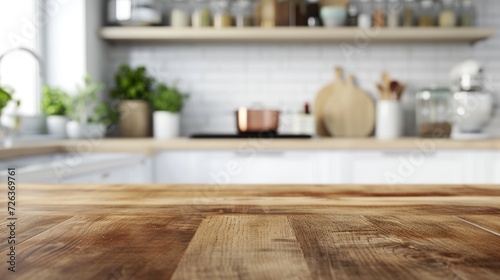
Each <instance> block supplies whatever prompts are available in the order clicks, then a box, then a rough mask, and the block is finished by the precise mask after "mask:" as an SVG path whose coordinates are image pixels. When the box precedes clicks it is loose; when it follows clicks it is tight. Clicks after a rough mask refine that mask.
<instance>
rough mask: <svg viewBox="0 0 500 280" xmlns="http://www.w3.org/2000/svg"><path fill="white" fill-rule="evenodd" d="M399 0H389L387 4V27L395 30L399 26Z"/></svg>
mask: <svg viewBox="0 0 500 280" xmlns="http://www.w3.org/2000/svg"><path fill="white" fill-rule="evenodd" d="M401 11H402V1H401V0H389V1H388V3H387V27H389V28H395V27H399V26H401Z"/></svg>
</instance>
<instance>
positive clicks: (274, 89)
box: [0, 0, 500, 136]
mask: <svg viewBox="0 0 500 280" xmlns="http://www.w3.org/2000/svg"><path fill="white" fill-rule="evenodd" d="M391 5H392V6H391ZM40 7H42V8H40ZM127 7H128V8H127ZM270 7H271V8H270ZM367 7H368V8H367ZM380 7H382V8H380ZM391 7H392V8H391ZM394 7H395V8H394ZM450 7H451V8H450ZM339 9H340V10H342V11H343V12H342V11H340V12H339ZM380 9H381V10H380ZM408 9H410V11H413V16H412V17H411V20H410V23H408V14H407V12H408ZM450 9H451V11H452V20H451V23H450V18H449V13H448V14H443V12H450ZM499 9H500V2H499V1H494V0H480V1H467V0H455V1H446V0H444V1H426V0H424V1H407V0H404V1H391V0H389V1H386V0H384V1H362V0H357V1H354V0H353V1H342V0H338V1H337V0H325V1H319V2H317V1H314V0H308V1H287V0H276V1H275V0H261V1H257V0H256V1H247V0H239V1H234V2H231V1H229V0H216V1H204V0H192V1H175V0H170V1H164V0H141V1H139V0H106V1H83V0H76V1H63V0H44V1H34V0H30V1H2V3H1V4H0V11H1V13H2V17H1V22H2V25H0V28H1V29H2V30H1V34H3V35H4V36H2V37H1V38H0V53H4V52H5V51H7V50H9V49H11V48H12V47H17V46H25V47H27V48H28V49H32V50H34V51H35V52H36V53H38V54H39V56H40V59H41V61H42V68H43V70H42V73H41V74H39V73H38V70H37V65H36V62H35V61H34V59H32V57H31V55H29V54H27V53H26V52H18V53H15V54H12V55H9V56H8V57H6V58H5V59H4V61H2V64H1V66H0V67H1V68H0V73H1V74H0V81H1V83H2V84H8V85H10V86H12V87H13V88H14V89H15V90H16V92H17V98H19V99H21V100H22V102H21V107H20V112H21V113H22V114H24V115H30V114H35V113H39V108H38V107H37V100H38V99H37V98H39V93H37V90H38V85H39V84H41V81H40V77H42V79H43V80H44V81H43V84H47V85H50V86H52V87H60V88H61V89H63V90H67V91H71V90H72V89H73V88H74V87H75V84H78V83H80V82H81V81H82V78H83V77H84V76H85V75H86V74H87V73H88V74H90V76H91V77H92V79H93V80H94V81H97V82H104V83H105V86H106V90H104V91H102V93H101V95H102V98H103V99H105V100H108V101H110V100H111V97H110V95H109V92H110V91H111V90H112V89H113V87H114V83H115V73H116V72H117V70H118V68H119V66H120V65H123V64H128V65H130V66H131V67H139V66H144V67H146V69H147V71H148V72H149V73H150V75H151V76H153V77H154V78H155V79H156V80H157V81H158V82H163V83H166V84H167V85H173V84H177V85H178V88H179V90H180V91H181V92H183V93H188V94H189V99H187V100H186V103H185V106H184V108H183V110H182V112H181V117H180V135H181V136H189V135H192V134H193V133H202V132H205V133H209V132H221V133H235V132H236V126H235V117H234V111H235V110H236V109H237V108H239V107H242V106H250V107H251V106H259V107H266V108H277V109H280V110H281V114H282V116H281V118H282V119H283V120H285V121H283V122H282V124H281V127H280V129H281V130H283V131H285V132H287V131H288V130H290V128H289V127H284V126H286V124H287V123H288V124H289V123H290V122H289V121H286V119H287V118H292V117H293V115H294V114H296V113H298V112H302V111H303V108H304V104H305V103H309V104H310V106H313V104H314V101H315V98H316V95H317V93H318V91H319V90H320V89H321V88H322V87H324V86H325V85H326V84H328V83H330V82H332V80H334V69H335V68H336V67H342V68H343V69H344V71H345V72H346V73H350V74H353V75H355V77H356V81H357V83H358V85H359V87H360V88H361V89H362V90H364V91H365V92H367V93H368V94H370V95H371V96H372V97H373V98H378V96H377V87H376V84H377V83H380V79H381V75H382V73H383V72H384V71H386V72H388V73H389V74H390V75H391V76H392V77H393V78H394V79H397V80H398V81H400V82H402V83H405V84H406V85H407V88H406V90H405V94H404V95H403V97H402V104H403V108H404V112H405V113H404V114H405V125H404V133H403V135H404V136H411V135H415V134H416V132H417V129H416V125H415V115H416V113H415V96H416V94H417V92H419V91H421V90H422V89H425V88H432V87H441V88H442V87H447V88H449V87H451V84H452V83H451V81H450V71H451V69H452V68H453V67H454V66H456V65H457V64H459V63H461V62H463V61H465V60H469V59H475V60H477V61H478V62H479V63H480V65H481V67H483V68H484V73H485V80H486V81H487V87H488V90H489V91H490V92H492V93H493V96H494V98H495V99H496V96H497V95H496V92H498V86H499V85H500V83H499V82H498V79H499V75H500V53H499V52H498V48H499V47H500V37H499V36H498V34H496V35H493V34H494V33H495V32H492V33H491V34H489V35H488V34H486V35H484V34H483V33H484V29H480V28H489V30H492V29H493V30H498V29H499V28H500V19H499V18H498V15H497V11H498V10H499ZM301 11H302V12H301ZM378 12H381V13H382V14H381V15H380V14H377V13H378ZM301 13H302V14H301ZM366 15H368V18H367V17H366ZM380 16H381V19H382V22H377V20H376V18H377V17H380ZM429 16H430V17H431V21H430V22H429V21H427V20H428V18H429ZM446 16H448V18H446ZM311 17H312V18H313V19H311ZM330 17H331V18H330ZM405 17H406V18H405ZM332 18H333V20H332ZM446 20H448V21H446ZM4 23H5V24H4ZM318 24H322V25H330V26H327V27H325V29H328V30H331V31H332V33H331V35H325V34H323V35H321V36H323V37H325V36H331V37H335V36H345V33H342V32H339V33H336V31H335V30H345V28H344V27H345V26H348V25H349V26H350V27H353V28H351V29H350V30H352V31H349V32H351V34H355V35H349V36H347V37H346V39H345V40H344V39H338V40H334V39H332V38H329V39H325V40H320V39H317V38H316V39H311V40H309V39H308V37H307V36H306V35H304V34H307V33H304V32H303V30H302V29H299V28H295V27H293V25H305V26H307V25H313V26H312V27H310V28H314V29H318V28H323V27H316V26H315V25H318ZM131 25H154V26H160V27H151V28H162V27H161V26H165V28H168V30H171V29H178V30H181V31H180V32H181V33H183V32H185V34H187V35H186V36H187V37H189V39H187V40H181V39H180V38H181V37H182V36H177V37H175V36H174V37H175V38H174V39H172V40H168V39H167V38H165V40H161V38H160V37H161V36H162V35H161V34H160V35H158V36H157V38H153V39H151V38H149V39H144V38H143V37H141V36H139V37H135V36H136V35H137V33H142V31H138V32H134V31H131V30H132V29H130V26H131ZM203 25H209V26H208V27H204V26H203ZM214 25H215V26H214ZM288 25H291V26H292V27H290V29H291V30H292V32H294V31H293V30H297V37H296V38H295V39H293V37H294V35H290V34H289V33H288V35H287V36H288V37H291V38H292V39H290V38H288V39H286V40H282V41H280V40H279V39H277V40H267V41H266V40H258V39H255V40H253V39H251V38H250V37H249V38H250V39H247V40H243V41H238V40H231V35H227V38H225V40H218V39H213V40H212V39H211V38H210V36H211V35H210V34H209V35H206V36H205V35H203V33H199V34H201V35H200V36H205V37H200V38H197V37H196V36H197V34H198V33H190V32H191V31H192V30H193V29H196V30H207V29H237V28H241V27H245V28H242V29H241V30H243V29H248V28H246V27H247V26H254V27H253V28H258V29H260V28H267V29H270V28H275V27H276V28H280V29H283V28H285V27H283V26H288ZM408 25H412V26H408ZM428 25H431V26H428ZM379 26H380V27H382V30H383V31H386V30H404V29H405V28H407V29H408V30H410V31H412V32H413V30H415V29H418V28H421V29H427V30H429V32H431V31H432V32H434V31H435V30H436V29H440V28H442V29H443V30H446V28H450V27H454V28H452V29H453V30H454V31H456V29H459V28H463V30H467V32H464V33H463V38H460V36H462V35H460V34H458V35H456V36H455V37H456V38H455V39H450V40H441V39H442V38H438V37H439V36H440V35H439V34H442V35H444V36H446V32H445V33H438V35H433V36H429V37H428V38H424V39H422V40H418V39H417V40H415V38H413V39H412V38H411V37H412V35H411V34H410V35H408V36H409V37H410V39H401V40H391V39H388V40H385V41H384V40H383V39H381V40H377V36H379V35H377V34H376V33H370V32H371V31H370V32H363V31H362V30H363V29H362V28H366V27H379ZM357 27H361V29H358V28H357ZM120 28H123V29H122V31H121V32H120V30H118V29H120ZM294 28H295V29H294ZM302 28H305V27H302ZM143 30H144V32H143V33H148V32H150V29H147V28H146V29H143ZM311 30H312V29H311ZM476 31H477V36H474V34H475V32H476ZM129 32H130V33H129ZM481 32H483V33H481ZM167 33H168V32H167ZM342 34H343V35H342ZM366 34H368V35H366ZM384 34H385V35H387V34H389V33H384ZM384 34H382V35H384ZM397 34H401V33H394V34H393V35H394V36H398V35H397ZM415 34H416V33H415ZM419 34H420V33H419ZM471 34H472V36H471ZM142 35H144V36H146V37H147V36H149V35H147V34H142ZM390 35H391V34H389V35H388V36H390ZM116 36H118V37H119V38H117V37H116ZM151 36H153V37H154V36H155V35H151ZM167 36H170V35H168V34H167ZM207 36H208V38H207ZM255 36H256V37H257V38H258V37H259V36H261V35H259V34H257V35H255ZM278 36H279V34H278ZM415 36H420V35H415ZM243 37H244V36H243ZM424 37H425V36H424ZM141 38H143V39H141ZM325 38H326V37H325ZM457 38H458V39H457ZM323 39H324V38H323ZM262 41H264V42H262ZM434 41H435V42H434ZM37 96H38V97H37ZM312 110H313V111H314V108H312ZM499 115H500V114H496V116H499ZM498 128H500V118H499V117H496V118H495V119H494V120H493V121H492V122H491V123H489V125H488V127H487V128H486V129H485V131H487V133H488V134H489V135H498V134H499V132H498V131H500V130H499V129H498Z"/></svg>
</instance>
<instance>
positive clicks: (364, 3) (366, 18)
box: [358, 0, 373, 28]
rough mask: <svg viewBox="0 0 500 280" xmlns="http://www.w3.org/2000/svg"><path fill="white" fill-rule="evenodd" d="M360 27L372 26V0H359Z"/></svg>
mask: <svg viewBox="0 0 500 280" xmlns="http://www.w3.org/2000/svg"><path fill="white" fill-rule="evenodd" d="M358 4H359V15H358V27H360V28H370V27H371V26H372V11H373V6H372V3H371V1H370V0H359V2H358Z"/></svg>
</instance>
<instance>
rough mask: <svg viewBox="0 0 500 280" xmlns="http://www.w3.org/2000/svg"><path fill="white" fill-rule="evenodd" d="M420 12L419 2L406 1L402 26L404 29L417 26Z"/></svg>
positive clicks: (414, 0) (413, 0)
mask: <svg viewBox="0 0 500 280" xmlns="http://www.w3.org/2000/svg"><path fill="white" fill-rule="evenodd" d="M417 12H418V2H417V1H416V0H404V4H403V15H402V18H403V19H402V25H403V27H413V26H415V22H416V18H417Z"/></svg>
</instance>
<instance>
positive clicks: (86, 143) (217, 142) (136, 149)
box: [0, 138, 500, 159]
mask: <svg viewBox="0 0 500 280" xmlns="http://www.w3.org/2000/svg"><path fill="white" fill-rule="evenodd" d="M438 149H439V150H442V149H462V150H463V149H466V150H499V151H500V139H499V140H496V139H491V140H474V141H457V140H450V139H424V138H402V139H397V140H387V141H382V140H376V139H374V138H363V139H340V138H336V139H332V138H317V139H300V140H299V139H188V138H178V139H172V140H155V139H150V138H143V139H100V140H88V139H87V140H62V141H54V142H46V143H42V144H34V145H20V146H15V147H12V148H0V159H7V158H13V157H22V156H32V155H42V154H50V153H58V152H81V153H86V152H110V153H112V152H123V153H142V154H146V155H152V154H155V153H157V152H159V151H167V150H170V151H171V150H174V151H175V150H243V151H248V150H252V151H260V150H262V151H265V150H311V151H314V150H423V151H432V150H438Z"/></svg>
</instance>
